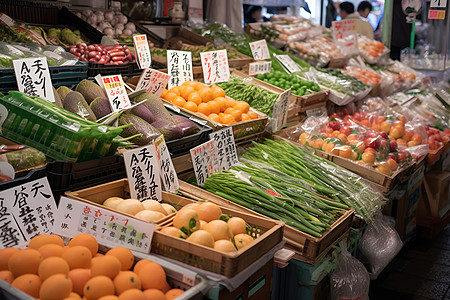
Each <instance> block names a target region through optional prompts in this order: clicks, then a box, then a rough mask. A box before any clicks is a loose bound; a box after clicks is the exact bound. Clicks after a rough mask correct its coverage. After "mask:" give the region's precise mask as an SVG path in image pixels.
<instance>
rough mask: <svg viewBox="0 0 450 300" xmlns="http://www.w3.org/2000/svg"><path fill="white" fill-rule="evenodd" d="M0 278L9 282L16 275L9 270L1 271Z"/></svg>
mask: <svg viewBox="0 0 450 300" xmlns="http://www.w3.org/2000/svg"><path fill="white" fill-rule="evenodd" d="M0 280H3V281H6V282H7V283H11V282H13V281H14V275H13V273H12V272H11V271H9V270H3V271H0Z"/></svg>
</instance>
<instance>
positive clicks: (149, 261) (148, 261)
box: [133, 259, 152, 274]
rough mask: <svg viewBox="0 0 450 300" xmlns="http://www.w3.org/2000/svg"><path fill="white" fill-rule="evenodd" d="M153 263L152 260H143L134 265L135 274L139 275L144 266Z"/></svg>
mask: <svg viewBox="0 0 450 300" xmlns="http://www.w3.org/2000/svg"><path fill="white" fill-rule="evenodd" d="M151 262H152V261H151V260H150V259H141V260H140V261H138V262H137V263H136V264H135V265H134V268H133V272H134V273H136V274H138V273H139V271H140V270H141V269H142V267H143V266H145V265H146V264H148V263H151Z"/></svg>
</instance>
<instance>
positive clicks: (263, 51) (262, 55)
mask: <svg viewBox="0 0 450 300" xmlns="http://www.w3.org/2000/svg"><path fill="white" fill-rule="evenodd" d="M248 44H249V45H250V49H251V50H252V54H253V59H254V60H264V59H269V58H270V53H269V48H267V42H266V40H260V41H256V42H252V43H248Z"/></svg>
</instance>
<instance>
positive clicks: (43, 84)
mask: <svg viewBox="0 0 450 300" xmlns="http://www.w3.org/2000/svg"><path fill="white" fill-rule="evenodd" d="M13 66H14V73H15V75H16V81H17V87H18V88H19V91H21V92H22V93H25V94H27V95H29V96H36V97H40V98H42V99H45V100H48V101H50V102H55V95H53V88H52V78H51V77H50V71H49V69H48V65H47V59H46V58H45V57H30V58H22V59H16V60H13Z"/></svg>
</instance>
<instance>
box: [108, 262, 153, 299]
mask: <svg viewBox="0 0 450 300" xmlns="http://www.w3.org/2000/svg"><path fill="white" fill-rule="evenodd" d="M144 268H145V266H144V267H143V268H142V270H143V269H144ZM142 270H141V272H142ZM113 282H114V287H115V288H116V294H117V295H120V294H122V293H123V292H124V291H126V290H128V289H139V290H140V289H141V286H142V284H141V279H140V278H139V276H138V275H137V274H136V273H134V272H132V271H121V272H120V273H119V274H118V275H117V276H116V277H114V281H113Z"/></svg>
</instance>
